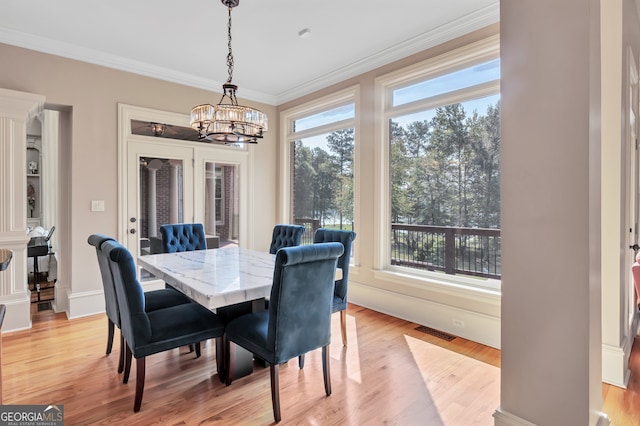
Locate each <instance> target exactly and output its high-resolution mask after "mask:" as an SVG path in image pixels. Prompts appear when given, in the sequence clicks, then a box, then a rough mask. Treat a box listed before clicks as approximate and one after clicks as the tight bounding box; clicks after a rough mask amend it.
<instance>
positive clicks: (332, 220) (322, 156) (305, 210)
mask: <svg viewBox="0 0 640 426" xmlns="http://www.w3.org/2000/svg"><path fill="white" fill-rule="evenodd" d="M355 115H356V102H355V92H354V91H353V90H350V91H347V92H346V93H340V94H337V95H335V96H332V97H330V98H328V99H322V100H320V101H318V102H317V103H314V104H313V105H306V106H303V107H300V108H297V109H296V110H295V111H289V112H286V113H283V117H284V118H283V120H284V121H285V124H284V126H283V128H285V129H288V131H287V132H286V135H285V138H284V139H285V140H286V142H285V143H286V144H287V146H288V149H287V150H285V151H287V153H288V158H287V164H289V167H288V173H287V176H286V177H285V180H286V182H288V184H287V183H285V186H286V188H287V189H286V193H288V194H289V197H288V204H287V206H286V207H284V208H283V209H285V211H284V214H285V216H286V217H287V218H288V220H287V221H288V222H291V223H295V224H300V225H304V226H306V227H307V231H306V232H305V234H304V236H303V244H304V243H311V242H312V241H313V233H314V232H315V230H316V229H318V228H320V227H325V228H336V229H349V230H353V229H354V211H355V209H354V158H355V156H354V153H355V146H356V133H357V132H356V126H355V123H356V120H355Z"/></svg>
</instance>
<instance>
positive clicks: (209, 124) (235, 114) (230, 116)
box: [191, 0, 267, 144]
mask: <svg viewBox="0 0 640 426" xmlns="http://www.w3.org/2000/svg"><path fill="white" fill-rule="evenodd" d="M221 2H222V4H224V5H225V6H227V10H228V12H229V20H228V24H227V34H228V43H227V45H228V48H229V53H228V54H227V69H228V72H229V76H228V77H227V82H226V83H224V84H223V85H222V98H220V102H219V103H218V104H217V105H210V104H204V105H198V106H196V107H194V108H193V109H192V110H191V127H192V128H194V129H195V130H197V131H198V134H199V137H200V139H205V140H208V141H211V142H218V143H224V144H234V143H258V139H262V137H263V134H264V132H266V131H267V115H266V114H265V113H263V112H261V111H258V110H257V109H253V108H251V107H247V106H242V105H238V100H237V99H236V92H237V91H238V86H236V85H235V84H233V83H232V80H233V51H232V50H231V9H233V8H234V7H236V6H237V5H238V4H239V3H240V0H221ZM225 98H227V99H228V101H229V103H222V102H223V101H224V100H225Z"/></svg>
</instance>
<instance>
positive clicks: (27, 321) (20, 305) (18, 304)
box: [1, 297, 31, 334]
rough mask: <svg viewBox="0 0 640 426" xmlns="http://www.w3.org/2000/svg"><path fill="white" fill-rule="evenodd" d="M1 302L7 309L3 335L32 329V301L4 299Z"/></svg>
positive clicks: (25, 298)
mask: <svg viewBox="0 0 640 426" xmlns="http://www.w3.org/2000/svg"><path fill="white" fill-rule="evenodd" d="M1 302H2V303H3V304H4V305H5V306H6V307H7V312H6V314H5V316H4V322H3V323H2V333H3V334H4V333H6V332H10V331H19V330H28V329H30V328H31V300H30V298H29V297H24V298H20V299H11V300H9V299H6V298H3V299H2V300H1Z"/></svg>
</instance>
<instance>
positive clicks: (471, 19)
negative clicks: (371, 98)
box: [0, 2, 500, 106]
mask: <svg viewBox="0 0 640 426" xmlns="http://www.w3.org/2000/svg"><path fill="white" fill-rule="evenodd" d="M499 21H500V5H499V3H498V2H495V3H494V4H491V5H489V6H487V7H484V8H482V9H480V10H478V11H476V12H473V13H471V14H468V15H465V16H462V17H459V18H456V19H455V20H453V21H451V22H449V23H447V24H445V25H441V26H439V27H437V28H435V29H433V30H430V31H427V32H425V33H423V34H421V35H419V36H416V37H414V38H412V39H409V40H407V41H405V42H402V43H399V44H397V45H395V46H393V47H390V48H387V49H385V50H383V51H381V52H379V53H376V54H374V55H370V56H368V57H366V58H362V59H360V60H358V61H356V62H353V63H351V64H349V65H346V66H344V67H342V68H341V69H339V70H336V71H334V72H331V73H328V74H325V75H323V76H321V77H318V78H315V79H313V80H311V81H309V82H307V83H304V84H301V85H299V86H296V87H293V88H291V89H288V90H286V91H283V92H281V93H279V94H277V95H270V94H267V93H263V92H259V91H255V90H251V89H247V88H245V87H243V88H242V96H241V97H242V99H246V100H251V101H256V102H261V103H265V104H267V105H276V106H277V105H280V104H282V103H285V102H288V101H291V100H293V99H296V98H299V97H301V96H304V95H307V94H309V93H312V92H314V91H316V90H319V89H322V88H324V87H327V86H330V85H332V84H336V83H339V82H341V81H343V80H346V79H348V78H352V77H355V76H357V75H359V74H362V73H365V72H367V71H371V70H373V69H375V68H378V67H381V66H383V65H386V64H388V63H391V62H393V61H397V60H399V59H402V58H405V57H407V56H409V55H412V54H414V53H418V52H421V51H423V50H426V49H428V48H431V47H434V46H437V45H438V44H441V43H444V42H446V41H448V40H452V39H454V38H456V37H459V36H462V35H464V34H467V33H470V32H472V31H475V30H478V29H480V28H483V27H486V26H488V25H492V24H495V23H497V22H499ZM0 43H5V44H9V45H13V46H18V47H22V48H25V49H30V50H35V51H38V52H43V53H48V54H52V55H56V56H62V57H65V58H69V59H75V60H78V61H82V62H87V63H90V64H94V65H100V66H104V67H107V68H112V69H117V70H120V71H125V72H130V73H134V74H138V75H143V76H146V77H152V78H157V79H159V80H164V81H169V82H172V83H177V84H182V85H185V86H191V87H195V88H198V89H203V90H209V91H212V92H215V93H221V91H220V88H221V87H222V82H218V81H212V80H210V79H205V78H202V77H197V76H194V75H192V74H188V73H184V72H179V71H175V70H171V69H168V68H164V67H158V66H154V65H150V64H147V63H144V62H141V61H136V60H134V59H128V58H124V57H122V56H118V55H112V54H109V53H104V52H99V51H96V50H93V49H88V48H85V47H81V46H76V45H73V44H71V43H66V42H61V41H56V40H52V39H49V38H46V37H40V36H36V35H33V34H27V33H24V32H21V31H15V30H11V29H8V28H0Z"/></svg>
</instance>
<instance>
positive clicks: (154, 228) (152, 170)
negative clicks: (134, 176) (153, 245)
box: [147, 159, 162, 237]
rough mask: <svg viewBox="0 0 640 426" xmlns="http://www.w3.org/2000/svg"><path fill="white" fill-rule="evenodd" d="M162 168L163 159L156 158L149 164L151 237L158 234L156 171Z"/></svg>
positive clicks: (148, 217) (148, 205)
mask: <svg viewBox="0 0 640 426" xmlns="http://www.w3.org/2000/svg"><path fill="white" fill-rule="evenodd" d="M161 168H162V161H160V160H158V159H155V160H151V161H150V162H149V164H147V182H148V191H147V223H148V227H149V237H156V236H157V235H158V214H157V211H156V210H157V209H156V204H157V191H156V172H157V171H158V170H160V169H161Z"/></svg>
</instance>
